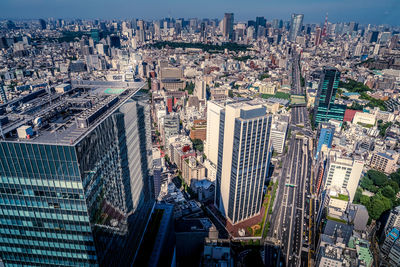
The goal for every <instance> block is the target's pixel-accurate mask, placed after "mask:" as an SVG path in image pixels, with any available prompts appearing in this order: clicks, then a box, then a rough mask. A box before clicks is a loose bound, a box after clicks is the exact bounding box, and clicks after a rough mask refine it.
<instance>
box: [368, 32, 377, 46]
mask: <svg viewBox="0 0 400 267" xmlns="http://www.w3.org/2000/svg"><path fill="white" fill-rule="evenodd" d="M378 36H379V32H378V31H372V32H370V34H369V43H371V44H372V43H376V42H377V41H378Z"/></svg>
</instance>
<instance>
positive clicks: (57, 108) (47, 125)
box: [0, 81, 144, 145]
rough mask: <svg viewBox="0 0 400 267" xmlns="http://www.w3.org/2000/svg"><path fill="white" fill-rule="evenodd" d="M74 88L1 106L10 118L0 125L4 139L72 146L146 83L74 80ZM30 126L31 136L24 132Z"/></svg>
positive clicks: (43, 92)
mask: <svg viewBox="0 0 400 267" xmlns="http://www.w3.org/2000/svg"><path fill="white" fill-rule="evenodd" d="M71 85H72V88H71V89H70V90H68V91H67V92H64V93H57V92H54V91H52V90H45V89H39V90H38V91H35V92H33V93H31V94H30V97H28V98H27V97H26V96H24V97H22V98H23V99H20V101H18V100H17V101H13V102H9V103H7V105H3V106H1V107H0V109H1V111H2V112H3V116H4V117H7V119H6V120H3V123H4V124H2V125H1V126H2V127H1V128H2V129H1V130H2V131H1V138H2V139H3V140H6V141H12V142H25V143H42V144H63V145H73V144H74V143H76V142H77V141H78V140H80V139H81V138H82V137H83V136H84V135H86V134H87V133H88V132H90V131H91V130H92V129H94V128H95V126H97V125H98V124H99V123H100V122H101V121H103V120H104V119H105V118H106V117H107V115H109V114H110V113H111V112H113V111H114V110H116V109H117V108H118V107H120V106H121V105H122V104H123V103H125V101H126V100H128V99H129V98H130V97H132V96H133V95H135V94H136V93H137V92H138V91H139V90H140V89H141V88H142V87H143V86H144V83H143V82H102V81H73V82H72V84H71ZM30 127H31V129H32V131H30V130H29V129H28V130H29V133H28V131H26V134H24V132H22V131H21V129H26V128H30ZM20 128H21V129H20ZM18 129H20V131H18ZM32 132H33V134H32ZM21 133H22V134H21Z"/></svg>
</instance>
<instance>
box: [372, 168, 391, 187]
mask: <svg viewBox="0 0 400 267" xmlns="http://www.w3.org/2000/svg"><path fill="white" fill-rule="evenodd" d="M367 175H368V177H369V178H370V179H371V180H372V181H373V182H374V185H376V186H383V185H385V184H386V183H387V181H388V179H387V176H386V175H385V174H384V173H383V172H379V171H376V170H369V171H368V172H367Z"/></svg>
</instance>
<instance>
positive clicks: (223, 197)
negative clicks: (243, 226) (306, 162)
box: [215, 101, 272, 224]
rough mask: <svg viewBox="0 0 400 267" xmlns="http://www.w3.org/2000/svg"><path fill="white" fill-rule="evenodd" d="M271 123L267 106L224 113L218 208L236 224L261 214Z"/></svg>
mask: <svg viewBox="0 0 400 267" xmlns="http://www.w3.org/2000/svg"><path fill="white" fill-rule="evenodd" d="M271 120H272V119H271V116H270V115H268V114H267V109H266V107H265V106H263V105H261V104H257V103H254V102H251V101H246V102H236V103H230V104H227V105H226V106H225V109H223V110H221V114H220V122H219V140H218V164H217V179H216V198H215V204H216V206H217V207H218V208H219V210H220V212H221V213H222V214H223V215H224V216H225V217H227V218H228V220H229V221H230V222H231V223H232V224H236V223H238V222H240V221H243V220H246V219H248V218H251V217H253V216H255V215H257V214H258V213H259V212H260V210H261V203H262V201H263V186H264V182H265V178H266V176H267V173H268V165H269V159H270V141H269V139H270V138H269V137H270V130H271Z"/></svg>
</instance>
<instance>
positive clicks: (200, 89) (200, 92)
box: [194, 77, 207, 100]
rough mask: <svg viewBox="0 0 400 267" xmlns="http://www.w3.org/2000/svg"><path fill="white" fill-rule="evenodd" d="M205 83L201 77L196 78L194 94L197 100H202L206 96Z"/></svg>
mask: <svg viewBox="0 0 400 267" xmlns="http://www.w3.org/2000/svg"><path fill="white" fill-rule="evenodd" d="M206 91H207V83H206V81H205V80H204V78H203V77H200V78H196V82H195V87H194V95H195V96H197V98H198V99H199V100H204V99H206V98H207V95H206V94H207V92H206Z"/></svg>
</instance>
